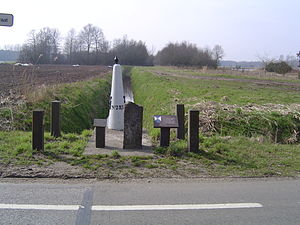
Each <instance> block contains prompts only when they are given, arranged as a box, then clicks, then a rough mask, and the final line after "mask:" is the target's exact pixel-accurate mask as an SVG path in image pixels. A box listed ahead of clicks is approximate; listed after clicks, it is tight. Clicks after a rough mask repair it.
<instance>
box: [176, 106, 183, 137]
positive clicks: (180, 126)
mask: <svg viewBox="0 0 300 225" xmlns="http://www.w3.org/2000/svg"><path fill="white" fill-rule="evenodd" d="M176 115H177V118H178V128H177V138H178V139H182V140H183V139H184V136H185V134H184V131H185V128H184V104H177V105H176Z"/></svg>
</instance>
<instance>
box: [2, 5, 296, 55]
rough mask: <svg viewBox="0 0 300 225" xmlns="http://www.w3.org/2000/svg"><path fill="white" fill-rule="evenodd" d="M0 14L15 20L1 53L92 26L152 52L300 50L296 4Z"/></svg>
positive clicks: (17, 8) (13, 9)
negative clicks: (34, 36) (45, 34)
mask: <svg viewBox="0 0 300 225" xmlns="http://www.w3.org/2000/svg"><path fill="white" fill-rule="evenodd" d="M0 13H11V14H13V15H14V19H15V21H14V26H13V27H0V47H3V46H4V45H8V44H22V43H24V41H25V40H26V38H27V35H28V33H29V31H30V30H33V29H35V30H39V29H41V28H43V27H50V28H58V29H59V31H60V32H61V35H62V36H65V35H66V34H67V32H68V31H69V30H70V29H71V28H75V29H76V30H77V31H80V29H81V28H82V27H83V26H85V25H86V24H88V23H91V24H93V25H95V26H98V27H100V28H101V29H102V31H103V33H104V35H105V37H106V39H107V40H109V41H113V40H114V39H116V38H122V37H123V36H124V35H127V36H128V38H130V39H135V40H142V41H144V42H145V43H146V44H147V46H148V48H149V49H150V50H154V51H155V52H156V51H158V50H160V49H162V48H163V47H164V46H165V45H166V44H167V43H168V42H181V41H184V40H185V41H188V42H190V43H195V44H197V46H199V47H210V48H212V47H213V46H214V45H216V44H220V45H221V46H222V47H223V49H224V51H225V57H224V59H227V60H257V59H258V56H268V57H275V58H278V57H279V56H280V55H294V56H295V54H296V52H298V51H299V50H300V25H299V23H300V20H299V13H300V0H147V1H144V0H81V1H77V0H73V1H72V0H68V1H67V0H51V1H46V0H19V1H18V0H1V3H0Z"/></svg>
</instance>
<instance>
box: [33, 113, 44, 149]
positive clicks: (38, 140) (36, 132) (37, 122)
mask: <svg viewBox="0 0 300 225" xmlns="http://www.w3.org/2000/svg"><path fill="white" fill-rule="evenodd" d="M43 120H44V110H42V109H36V110H34V111H33V114H32V149H36V150H44V122H43Z"/></svg>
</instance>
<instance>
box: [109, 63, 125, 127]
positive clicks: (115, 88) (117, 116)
mask: <svg viewBox="0 0 300 225" xmlns="http://www.w3.org/2000/svg"><path fill="white" fill-rule="evenodd" d="M118 61H119V60H118V58H117V57H115V64H114V66H113V74H112V82H111V94H110V109H109V116H108V118H107V127H108V129H112V130H123V129H124V104H125V96H124V90H123V78H122V68H121V66H120V64H118Z"/></svg>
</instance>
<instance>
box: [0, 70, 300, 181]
mask: <svg viewBox="0 0 300 225" xmlns="http://www.w3.org/2000/svg"><path fill="white" fill-rule="evenodd" d="M127 69H128V70H127V72H131V78H132V87H133V91H134V98H135V103H137V104H140V105H143V107H144V127H145V128H146V129H147V130H148V132H149V134H150V136H151V138H152V140H153V143H154V145H156V147H155V148H154V152H155V154H154V155H153V156H147V157H138V156H126V157H125V156H121V155H120V154H119V153H118V152H117V151H114V152H113V154H112V155H102V154H98V155H84V154H83V151H84V148H85V146H86V144H87V140H88V139H89V137H90V135H91V133H92V131H91V130H85V129H89V128H90V127H91V121H92V118H94V117H95V116H97V117H99V118H101V117H102V118H104V117H106V116H107V96H108V94H109V84H108V83H107V81H106V80H105V79H102V80H98V79H96V80H90V81H84V82H77V83H73V84H64V85H62V86H58V87H56V88H55V89H53V88H50V89H46V90H45V91H44V92H43V93H35V94H34V95H33V96H31V99H32V101H31V102H28V103H27V105H23V106H22V107H21V108H20V112H19V113H16V115H18V114H20V115H28V116H29V117H30V114H31V113H30V112H31V110H32V109H33V108H36V107H39V108H40V107H42V108H44V109H46V114H47V115H48V116H46V128H47V129H48V128H49V108H50V107H49V102H51V100H52V99H60V100H61V101H62V102H63V105H62V107H63V108H62V111H63V115H62V117H63V120H64V122H63V124H62V125H63V131H64V133H63V136H62V137H60V138H57V139H56V138H53V137H51V136H50V134H49V133H47V132H46V134H45V150H44V151H39V152H38V151H35V150H32V149H31V132H27V131H1V132H0V154H1V157H0V175H1V173H3V171H6V170H10V169H12V172H11V173H10V174H13V176H15V175H16V174H17V175H18V174H20V172H18V171H19V168H20V167H21V168H23V170H26V171H27V170H28V168H31V166H32V165H36V166H37V167H38V168H44V169H43V170H44V172H45V173H44V174H45V176H46V177H47V176H50V177H51V176H52V175H51V174H50V175H49V173H47V171H48V170H49V168H50V167H51V166H52V165H55V164H56V163H57V162H59V163H64V164H66V165H69V166H72V167H74V168H75V167H76V168H82V169H84V170H86V171H84V172H81V175H80V177H96V178H101V179H102V178H105V179H106V178H141V177H240V176H242V177H266V176H299V175H300V144H299V131H300V122H299V121H300V112H299V111H297V110H298V108H297V107H296V108H295V109H293V110H292V109H291V106H292V105H294V104H298V103H299V102H300V94H299V91H297V90H294V89H282V87H280V86H276V85H275V86H273V85H264V86H261V85H257V84H256V83H253V82H243V81H239V80H237V81H227V80H205V79H194V78H189V77H188V75H189V71H185V72H186V74H185V75H187V77H180V76H172V74H175V75H176V74H181V73H182V70H176V69H175V68H165V67H154V68H152V67H134V68H127ZM130 69H131V70H130ZM166 71H168V73H172V74H171V75H170V74H167V75H166V74H162V73H165V72H166ZM191 73H194V72H192V71H191ZM192 75H195V74H192ZM206 76H211V75H209V74H207V75H206ZM224 76H226V74H225V75H224ZM211 77H215V75H212V76H211ZM230 78H233V77H230ZM238 79H241V77H238ZM246 79H249V78H246ZM249 80H250V79H249ZM285 82H293V81H291V80H286V81H285ZM29 97H30V96H29ZM99 102H100V105H101V104H102V106H103V107H95V105H97V104H99ZM177 103H183V104H185V107H186V112H187V110H188V109H192V108H196V109H199V110H201V112H200V121H202V120H203V118H204V117H205V116H207V115H206V114H207V112H206V111H205V110H204V109H206V108H207V107H208V108H209V107H211V106H214V107H215V108H214V110H213V113H214V114H213V116H212V118H211V120H212V121H213V123H211V124H209V125H212V127H213V129H212V130H209V131H203V130H202V127H201V133H200V151H199V152H198V153H188V152H187V141H186V140H180V141H179V140H176V138H175V137H176V136H175V132H174V130H172V132H171V145H170V146H169V147H168V148H160V147H157V146H158V137H159V129H154V128H153V121H152V117H153V115H155V114H162V115H163V114H165V115H167V114H175V105H176V104H177ZM250 106H251V107H252V106H255V108H258V109H259V110H260V111H259V110H258V111H256V110H252V111H249V110H248V108H249V107H250ZM279 106H280V107H279ZM260 107H262V108H260ZM224 109H226V110H224ZM283 109H284V110H283ZM247 110H248V111H247ZM204 111H205V112H204ZM209 113H210V111H209ZM209 113H208V114H209ZM6 114H7V116H9V115H10V114H9V113H6ZM210 116H211V115H210ZM15 118H18V117H16V116H15ZM22 118H23V117H20V120H17V121H19V123H20V124H19V126H21V125H23V126H24V124H25V125H26V124H27V127H28V126H30V123H31V121H30V120H28V121H23V123H21V122H22ZM74 118H76V119H74ZM201 119H202V120H201ZM210 122H211V121H210ZM202 125H203V126H204V125H205V120H204V122H203V124H202ZM25 127H26V126H25ZM74 132H75V133H74ZM288 142H289V144H288ZM13 168H17V172H15V171H14V170H13ZM69 169H70V168H69V167H66V169H65V170H64V171H63V172H64V173H65V174H64V175H66V174H68V172H69V171H68V170H69ZM1 170H3V171H2V172H1ZM6 174H7V173H6ZM8 174H9V173H8ZM37 174H38V173H37ZM9 176H10V175H9ZM73 176H74V174H73V175H70V177H73ZM75 177H77V175H75Z"/></svg>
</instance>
